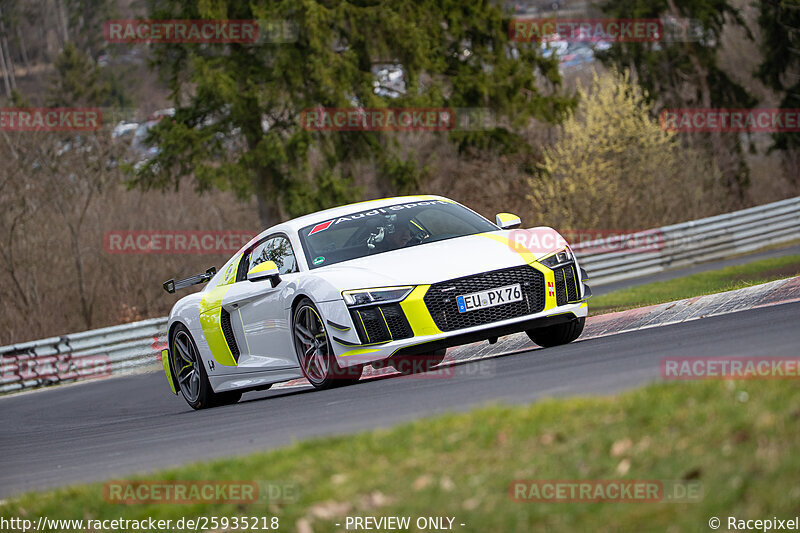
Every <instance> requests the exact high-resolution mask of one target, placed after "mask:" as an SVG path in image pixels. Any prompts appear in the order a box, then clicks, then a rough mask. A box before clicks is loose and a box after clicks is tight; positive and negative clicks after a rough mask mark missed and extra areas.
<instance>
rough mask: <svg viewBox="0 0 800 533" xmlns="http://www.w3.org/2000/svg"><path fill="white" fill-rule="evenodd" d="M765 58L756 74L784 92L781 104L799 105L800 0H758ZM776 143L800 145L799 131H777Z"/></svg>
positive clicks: (783, 146)
mask: <svg viewBox="0 0 800 533" xmlns="http://www.w3.org/2000/svg"><path fill="white" fill-rule="evenodd" d="M757 5H758V9H759V15H758V24H759V27H760V28H761V43H760V45H761V55H762V62H761V64H760V65H759V67H758V70H757V72H756V76H758V78H759V79H760V80H761V81H763V82H764V83H765V84H766V85H767V86H768V87H770V88H771V89H773V90H774V91H776V92H777V93H778V94H779V95H780V96H781V98H782V99H781V104H780V107H784V108H789V109H798V108H800V74H798V73H800V0H764V1H762V2H758V3H757ZM773 138H774V139H775V145H774V147H775V148H777V149H780V150H788V149H794V150H796V149H798V148H800V140H799V139H798V136H797V134H796V133H776V134H774V135H773Z"/></svg>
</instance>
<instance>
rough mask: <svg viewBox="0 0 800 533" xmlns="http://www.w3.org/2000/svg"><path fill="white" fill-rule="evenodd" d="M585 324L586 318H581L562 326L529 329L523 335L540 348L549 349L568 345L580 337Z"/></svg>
mask: <svg viewBox="0 0 800 533" xmlns="http://www.w3.org/2000/svg"><path fill="white" fill-rule="evenodd" d="M585 323H586V318H585V317H581V318H577V319H575V320H570V321H569V322H565V323H563V324H554V325H552V326H546V327H544V328H536V329H529V330H528V331H526V332H525V333H527V334H528V337H530V339H531V340H532V341H533V342H535V343H536V344H538V345H539V346H541V347H542V348H550V347H551V346H560V345H562V344H568V343H570V342H572V341H574V340H575V339H577V338H578V337H580V335H581V333H583V326H584V324H585Z"/></svg>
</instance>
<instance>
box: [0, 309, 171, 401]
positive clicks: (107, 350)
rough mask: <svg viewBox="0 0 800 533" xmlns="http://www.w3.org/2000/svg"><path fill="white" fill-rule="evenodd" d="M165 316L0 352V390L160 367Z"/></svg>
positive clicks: (7, 390)
mask: <svg viewBox="0 0 800 533" xmlns="http://www.w3.org/2000/svg"><path fill="white" fill-rule="evenodd" d="M166 328H167V318H166V317H164V318H152V319H149V320H142V321H140V322H132V323H130V324H123V325H121V326H111V327H107V328H101V329H94V330H90V331H83V332H81V333H73V334H71V335H64V336H62V337H50V338H49V339H42V340H38V341H31V342H25V343H21V344H15V345H12V346H4V347H2V348H0V392H9V391H17V390H22V389H29V388H34V387H41V386H45V385H55V384H59V383H65V382H71V381H76V380H85V379H93V378H94V379H96V378H100V377H105V376H108V375H110V374H121V373H126V372H131V371H134V370H137V369H146V367H148V366H153V368H157V367H158V365H160V359H159V357H160V355H161V354H160V352H161V349H162V348H165V347H166Z"/></svg>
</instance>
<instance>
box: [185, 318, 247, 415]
mask: <svg viewBox="0 0 800 533" xmlns="http://www.w3.org/2000/svg"><path fill="white" fill-rule="evenodd" d="M170 344H171V346H170V357H171V358H172V367H173V369H174V370H175V375H176V376H177V379H178V387H179V388H180V391H181V394H182V395H183V399H184V400H186V403H188V404H189V406H190V407H191V408H192V409H205V408H208V407H215V406H220V405H229V404H233V403H236V402H238V401H239V400H240V399H241V397H242V393H241V391H227V392H220V393H216V392H214V390H213V389H212V388H211V383H210V382H209V381H208V374H206V369H205V365H204V364H203V360H202V359H201V358H200V352H198V350H197V345H196V344H195V342H194V339H193V338H192V334H191V333H189V330H188V329H187V328H186V326H184V325H183V324H178V326H177V327H176V328H175V333H174V334H173V335H172V341H171V343H170Z"/></svg>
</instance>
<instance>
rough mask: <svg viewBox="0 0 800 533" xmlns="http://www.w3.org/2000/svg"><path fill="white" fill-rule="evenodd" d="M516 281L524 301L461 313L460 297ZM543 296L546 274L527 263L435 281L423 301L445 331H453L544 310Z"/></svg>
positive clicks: (438, 325) (437, 323)
mask: <svg viewBox="0 0 800 533" xmlns="http://www.w3.org/2000/svg"><path fill="white" fill-rule="evenodd" d="M515 283H519V284H520V287H521V289H522V300H520V301H518V302H511V303H507V304H503V305H498V306H495V307H489V308H486V309H476V310H474V311H467V312H466V313H459V312H458V303H457V302H456V297H457V296H463V295H465V294H471V293H473V292H479V291H485V290H488V289H496V288H497V287H503V286H506V285H513V284H515ZM544 295H545V291H544V274H542V273H541V272H539V271H538V270H536V269H535V268H531V267H529V266H527V265H526V266H521V267H514V268H507V269H504V270H495V271H494V272H485V273H483V274H477V275H474V276H466V277H463V278H457V279H452V280H449V281H443V282H440V283H435V284H433V285H431V287H430V289H428V292H427V293H426V294H425V298H424V302H425V305H426V306H427V307H428V312H430V314H431V317H433V321H434V322H435V323H436V326H437V327H438V328H439V329H440V330H442V331H453V330H456V329H463V328H470V327H473V326H480V325H482V324H489V323H491V322H499V321H501V320H507V319H509V318H516V317H520V316H525V315H530V314H533V313H538V312H540V311H541V310H542V309H544V303H545V302H544V300H545V296H544Z"/></svg>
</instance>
